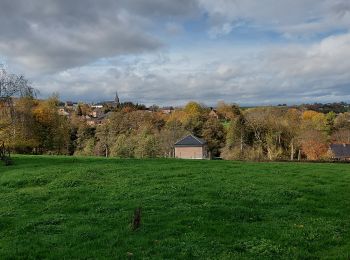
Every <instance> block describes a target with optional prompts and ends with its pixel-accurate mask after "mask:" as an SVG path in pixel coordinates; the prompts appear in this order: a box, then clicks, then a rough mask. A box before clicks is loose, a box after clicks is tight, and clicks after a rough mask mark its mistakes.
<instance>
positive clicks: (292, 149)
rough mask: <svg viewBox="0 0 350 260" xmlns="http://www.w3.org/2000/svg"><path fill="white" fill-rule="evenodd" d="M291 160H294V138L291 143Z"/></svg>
mask: <svg viewBox="0 0 350 260" xmlns="http://www.w3.org/2000/svg"><path fill="white" fill-rule="evenodd" d="M290 160H291V161H293V160H294V142H293V140H292V142H291V143H290Z"/></svg>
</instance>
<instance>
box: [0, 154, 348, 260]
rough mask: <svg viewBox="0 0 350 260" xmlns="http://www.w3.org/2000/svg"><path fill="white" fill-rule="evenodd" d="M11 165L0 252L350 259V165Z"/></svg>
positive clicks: (0, 213)
mask: <svg viewBox="0 0 350 260" xmlns="http://www.w3.org/2000/svg"><path fill="white" fill-rule="evenodd" d="M15 163H16V165H14V166H11V167H4V166H0V259H7V258H11V259H13V258H56V259H63V258H65V259H72V258H84V259H87V258H113V259H118V258H122V259H123V258H127V257H130V258H135V259H174V258H175V259H193V258H198V259H235V258H251V259H256V258H259V259H261V258H273V259H276V258H277V259H278V258H338V259H347V258H350V165H348V164H306V163H305V164H297V163H295V164H289V163H242V162H229V161H183V160H163V159H161V160H119V159H100V158H74V157H44V156H38V157H32V156H18V157H16V158H15ZM136 207H142V210H143V212H142V214H143V215H142V226H141V228H140V229H139V230H137V231H132V230H131V229H130V226H129V224H130V222H131V218H132V215H133V211H134V209H135V208H136Z"/></svg>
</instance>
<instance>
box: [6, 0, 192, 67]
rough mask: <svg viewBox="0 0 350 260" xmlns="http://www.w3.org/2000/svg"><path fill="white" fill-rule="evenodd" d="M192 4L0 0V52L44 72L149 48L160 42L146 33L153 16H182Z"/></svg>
mask: <svg viewBox="0 0 350 260" xmlns="http://www.w3.org/2000/svg"><path fill="white" fill-rule="evenodd" d="M194 7H195V4H194V2H193V1H185V0H181V1H161V0H150V1H147V2H146V1H141V0H135V1H126V0H116V1H114V0H101V1H93V0H75V1H68V0H47V1H41V0H3V1H2V2H1V8H0V30H1V36H0V55H1V56H5V57H6V58H7V59H8V61H9V63H11V64H13V65H18V66H20V67H21V68H24V69H25V71H36V72H40V73H44V72H57V71H60V70H65V69H69V68H74V67H79V66H84V65H87V64H89V63H92V62H94V61H96V60H98V59H100V58H105V57H113V56H116V55H124V54H135V53H142V52H144V51H154V50H157V49H159V48H160V47H162V45H163V43H162V42H161V40H160V39H159V38H158V37H157V36H156V35H154V34H153V33H152V29H153V26H155V24H154V23H155V22H156V19H157V18H161V17H175V18H176V17H179V16H181V17H185V16H188V15H189V13H191V11H192V9H193V8H194ZM151 18H152V19H151Z"/></svg>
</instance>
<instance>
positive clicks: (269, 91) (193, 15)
mask: <svg viewBox="0 0 350 260" xmlns="http://www.w3.org/2000/svg"><path fill="white" fill-rule="evenodd" d="M0 32H1V33H0V63H1V64H3V66H4V67H5V68H6V69H7V70H8V71H10V72H12V73H18V74H24V75H25V76H26V77H27V78H28V79H29V80H30V82H31V84H32V86H33V87H35V88H36V89H37V90H38V93H39V94H38V96H39V97H40V98H45V97H48V96H50V95H52V94H53V93H58V94H59V95H60V98H61V99H62V100H74V101H83V102H98V101H103V100H112V99H113V98H114V96H115V92H116V91H118V94H119V97H120V99H121V101H133V102H138V103H144V104H146V105H152V104H158V105H175V106H177V105H183V104H185V103H187V102H188V101H192V100H195V101H198V102H201V103H205V104H207V105H215V104H216V103H217V102H218V101H225V102H228V103H238V104H240V105H274V104H280V103H286V104H301V103H313V102H323V103H326V102H340V101H345V102H350V0H293V1H290V0H177V1H174V0H99V1H96V0H74V1H72V0H0Z"/></svg>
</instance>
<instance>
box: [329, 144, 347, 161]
mask: <svg viewBox="0 0 350 260" xmlns="http://www.w3.org/2000/svg"><path fill="white" fill-rule="evenodd" d="M330 152H331V154H332V159H334V160H339V161H350V144H331V146H330Z"/></svg>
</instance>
